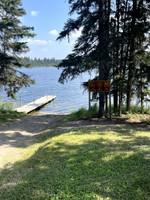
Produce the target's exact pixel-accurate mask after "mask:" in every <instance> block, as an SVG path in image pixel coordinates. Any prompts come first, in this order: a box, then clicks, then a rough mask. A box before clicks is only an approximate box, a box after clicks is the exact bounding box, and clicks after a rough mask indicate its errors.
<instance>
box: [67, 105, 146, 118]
mask: <svg viewBox="0 0 150 200" xmlns="http://www.w3.org/2000/svg"><path fill="white" fill-rule="evenodd" d="M108 109H109V106H108ZM98 110H99V107H98V105H97V104H94V105H93V106H91V117H92V118H95V117H98ZM118 111H119V108H118V110H117V111H116V112H113V105H112V106H111V112H112V115H115V116H116V115H118V113H119V112H118ZM122 114H126V115H129V114H133V115H135V114H150V107H148V108H141V107H139V106H136V105H132V106H131V111H130V113H129V112H127V111H126V106H123V107H122ZM88 117H89V111H88V109H86V108H80V109H79V110H77V111H75V110H74V111H72V112H71V114H70V115H68V116H67V117H66V119H68V120H76V119H83V118H88Z"/></svg>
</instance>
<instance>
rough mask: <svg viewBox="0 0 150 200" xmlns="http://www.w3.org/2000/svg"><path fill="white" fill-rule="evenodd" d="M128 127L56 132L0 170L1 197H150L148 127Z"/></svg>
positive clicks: (139, 199)
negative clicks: (26, 155) (26, 156)
mask: <svg viewBox="0 0 150 200" xmlns="http://www.w3.org/2000/svg"><path fill="white" fill-rule="evenodd" d="M125 128H126V127H121V126H120V127H119V128H118V127H117V128H113V129H112V130H111V131H110V132H109V131H106V130H100V129H91V128H88V129H77V130H74V131H68V132H65V133H62V132H60V131H58V132H57V131H56V130H55V131H54V132H53V131H52V132H51V133H52V134H51V133H49V135H47V136H46V137H45V138H43V139H44V140H45V141H46V143H45V144H44V145H41V147H40V148H39V149H38V151H36V152H35V154H34V155H33V156H32V157H30V158H29V159H28V160H25V161H22V162H18V163H16V164H15V165H14V167H13V168H12V169H10V170H6V171H5V172H4V173H3V174H2V175H1V183H2V184H1V188H0V199H7V200H12V199H17V200H21V199H43V200H45V199H52V200H54V199H64V200H70V199H73V200H81V199H85V200H86V199H89V200H92V199H100V200H101V199H111V200H117V199H118V200H121V199H127V200H145V199H147V200H148V199H150V173H149V170H150V158H149V156H147V155H149V153H150V140H149V137H148V135H147V136H145V134H149V131H148V130H147V131H141V133H140V134H141V135H140V136H139V135H137V136H136V130H134V129H132V128H131V127H130V128H129V127H127V129H126V131H125ZM142 134H143V136H142ZM54 136H55V137H54ZM113 136H114V137H113Z"/></svg>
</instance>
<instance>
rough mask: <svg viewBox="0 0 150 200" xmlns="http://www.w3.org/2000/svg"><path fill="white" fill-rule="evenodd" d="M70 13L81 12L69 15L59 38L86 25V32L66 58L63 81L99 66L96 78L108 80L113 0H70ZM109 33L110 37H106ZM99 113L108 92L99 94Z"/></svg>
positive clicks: (83, 32) (61, 80) (62, 63)
mask: <svg viewBox="0 0 150 200" xmlns="http://www.w3.org/2000/svg"><path fill="white" fill-rule="evenodd" d="M69 4H70V8H71V11H70V13H69V14H70V15H71V14H73V13H76V14H77V16H78V17H77V19H69V20H68V21H67V23H66V24H65V26H64V29H63V31H62V32H61V33H60V34H59V37H58V40H61V39H63V38H65V37H68V38H69V36H70V34H71V33H72V32H73V31H76V30H79V29H80V28H82V35H81V36H80V37H79V38H78V39H77V41H76V44H75V46H74V49H73V53H71V54H69V55H68V56H67V57H66V59H64V60H63V61H62V62H61V63H60V64H59V67H61V68H63V71H62V74H61V76H60V79H59V81H60V82H62V83H64V81H65V80H67V79H73V78H75V77H76V76H78V75H79V74H81V73H83V72H87V71H92V70H93V69H96V71H97V73H96V75H95V79H98V80H106V79H108V76H109V69H108V66H109V64H108V63H109V55H108V41H109V40H108V34H109V30H108V27H109V16H110V1H107V2H106V4H103V1H102V0H87V1H83V0H81V1H78V0H76V1H75V0H69ZM106 36H107V37H106ZM99 104H100V106H99V117H102V116H103V114H104V94H103V93H100V94H99Z"/></svg>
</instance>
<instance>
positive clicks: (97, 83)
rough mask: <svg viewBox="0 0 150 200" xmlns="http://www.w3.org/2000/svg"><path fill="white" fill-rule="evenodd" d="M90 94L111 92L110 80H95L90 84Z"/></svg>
mask: <svg viewBox="0 0 150 200" xmlns="http://www.w3.org/2000/svg"><path fill="white" fill-rule="evenodd" d="M88 88H89V92H110V80H94V81H89V82H88Z"/></svg>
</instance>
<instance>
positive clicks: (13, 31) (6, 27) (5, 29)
mask: <svg viewBox="0 0 150 200" xmlns="http://www.w3.org/2000/svg"><path fill="white" fill-rule="evenodd" d="M21 6H22V4H21V1H20V0H0V84H1V85H2V86H4V89H5V91H6V93H7V95H8V96H11V97H12V98H15V93H16V92H18V91H19V89H20V88H21V87H23V86H29V85H30V84H33V83H34V81H33V80H31V79H30V77H29V76H28V75H26V74H24V73H22V72H20V71H19V70H18V68H20V67H27V66H28V65H27V64H26V63H25V62H24V60H23V59H22V58H21V57H20V54H21V53H26V52H27V51H28V46H27V44H26V42H22V40H23V38H24V37H33V36H34V35H35V34H33V33H31V32H30V31H32V30H33V28H32V27H27V26H23V25H21V21H20V18H21V17H22V16H23V15H25V10H24V9H23V8H22V7H21Z"/></svg>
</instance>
